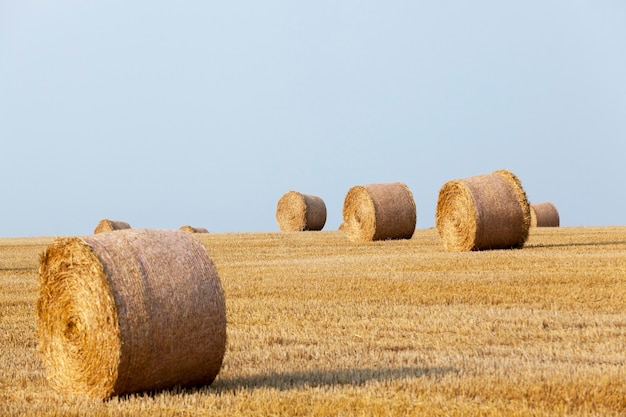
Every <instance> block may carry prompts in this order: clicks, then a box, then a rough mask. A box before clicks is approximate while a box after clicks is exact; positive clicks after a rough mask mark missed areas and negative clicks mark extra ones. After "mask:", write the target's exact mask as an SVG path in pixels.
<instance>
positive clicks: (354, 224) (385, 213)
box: [342, 182, 417, 241]
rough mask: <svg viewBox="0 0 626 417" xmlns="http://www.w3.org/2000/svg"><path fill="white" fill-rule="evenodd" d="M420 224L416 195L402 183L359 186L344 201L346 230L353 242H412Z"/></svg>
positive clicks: (344, 227) (343, 226)
mask: <svg viewBox="0 0 626 417" xmlns="http://www.w3.org/2000/svg"><path fill="white" fill-rule="evenodd" d="M416 222H417V208H416V207H415V200H413V194H412V193H411V190H409V187H407V186H406V185H405V184H403V183H401V182H393V183H386V184H369V185H362V186H361V185H357V186H355V187H352V188H351V189H350V190H349V191H348V194H347V195H346V198H345V200H344V204H343V225H342V229H343V230H344V232H345V233H346V234H347V235H348V238H350V240H353V241H371V240H384V239H410V238H411V237H412V236H413V233H414V232H415V224H416Z"/></svg>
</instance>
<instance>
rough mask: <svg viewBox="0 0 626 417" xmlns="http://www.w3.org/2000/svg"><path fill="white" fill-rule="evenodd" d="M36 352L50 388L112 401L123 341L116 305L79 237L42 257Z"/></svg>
mask: <svg viewBox="0 0 626 417" xmlns="http://www.w3.org/2000/svg"><path fill="white" fill-rule="evenodd" d="M39 283H40V286H39V287H40V290H39V298H38V300H37V337H38V341H39V344H38V349H39V352H40V354H41V357H42V358H43V362H44V366H45V368H46V376H47V379H48V381H49V383H50V385H51V386H52V387H53V388H55V389H57V390H59V391H62V392H66V393H70V394H77V395H87V396H90V397H95V398H108V397H109V396H110V395H111V394H112V393H113V389H114V385H115V380H116V379H117V370H118V365H119V361H120V350H121V341H120V337H119V328H118V318H117V310H116V307H115V300H114V297H113V294H112V292H111V290H110V288H109V283H108V279H107V277H106V273H105V271H104V269H103V266H102V264H101V263H100V261H99V260H98V258H97V256H96V255H95V254H94V252H93V251H92V248H91V247H90V246H89V245H88V244H87V243H85V241H83V240H82V239H81V238H60V239H57V240H55V241H54V242H53V243H52V244H51V245H50V246H49V247H48V248H47V249H46V251H45V252H44V253H42V254H41V257H40V264H39Z"/></svg>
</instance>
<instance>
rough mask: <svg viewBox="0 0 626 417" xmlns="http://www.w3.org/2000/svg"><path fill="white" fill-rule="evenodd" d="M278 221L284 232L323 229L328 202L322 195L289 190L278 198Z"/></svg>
mask: <svg viewBox="0 0 626 417" xmlns="http://www.w3.org/2000/svg"><path fill="white" fill-rule="evenodd" d="M276 221H277V222H278V227H279V228H280V230H282V231H283V232H302V231H305V230H306V231H308V230H316V231H317V230H322V229H323V228H324V225H325V224H326V204H325V203H324V200H322V198H320V197H317V196H314V195H309V194H301V193H299V192H297V191H289V192H288V193H286V194H284V195H283V196H282V197H281V198H280V200H278V204H277V205H276Z"/></svg>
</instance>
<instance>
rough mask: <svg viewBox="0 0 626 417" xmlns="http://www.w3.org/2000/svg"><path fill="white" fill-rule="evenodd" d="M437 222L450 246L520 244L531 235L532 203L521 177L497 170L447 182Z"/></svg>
mask: <svg viewBox="0 0 626 417" xmlns="http://www.w3.org/2000/svg"><path fill="white" fill-rule="evenodd" d="M436 225H437V231H438V233H439V236H440V237H441V239H442V240H443V243H444V246H445V247H446V248H447V249H448V250H453V251H470V250H481V249H504V248H516V247H521V246H523V245H524V243H525V242H526V239H527V238H528V228H529V227H530V205H529V204H528V199H527V198H526V192H525V191H524V189H523V188H522V183H521V181H520V180H519V178H517V177H516V176H515V175H514V174H513V173H511V172H510V171H507V170H500V171H495V172H493V173H491V174H485V175H477V176H474V177H469V178H464V179H458V180H453V181H448V182H447V183H445V184H444V185H443V187H442V188H441V190H440V191H439V199H438V201H437V210H436Z"/></svg>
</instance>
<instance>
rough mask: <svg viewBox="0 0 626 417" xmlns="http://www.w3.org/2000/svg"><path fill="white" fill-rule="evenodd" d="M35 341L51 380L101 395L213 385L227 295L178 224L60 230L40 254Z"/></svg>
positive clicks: (197, 243) (196, 245)
mask: <svg viewBox="0 0 626 417" xmlns="http://www.w3.org/2000/svg"><path fill="white" fill-rule="evenodd" d="M39 283H40V289H39V296H38V299H37V339H38V350H39V352H40V354H41V356H42V358H43V363H44V366H45V369H46V375H47V378H48V381H49V383H50V385H51V386H52V387H53V388H55V389H57V390H59V391H60V392H62V393H66V394H78V395H86V396H90V397H93V398H99V399H107V398H109V397H111V396H113V395H121V394H127V393H132V392H140V391H152V390H159V389H165V388H170V387H174V386H182V387H188V386H195V385H201V384H202V385H206V384H210V383H211V382H212V381H213V380H214V378H215V377H216V376H217V374H218V372H219V370H220V368H221V365H222V360H223V357H224V351H225V347H226V313H225V300H224V293H223V290H222V286H221V283H220V279H219V276H218V273H217V270H216V268H215V266H214V264H213V262H212V261H211V259H210V258H209V255H208V254H207V251H206V249H205V248H204V246H203V245H202V243H201V242H200V241H199V240H198V239H196V238H195V237H193V236H192V235H190V234H189V233H185V232H182V231H179V230H146V229H130V230H122V231H119V232H116V233H102V234H98V235H91V236H85V237H70V238H58V239H56V240H55V241H54V242H53V243H51V244H50V246H48V248H47V249H46V251H45V252H44V253H43V254H42V255H41V258H40V264H39Z"/></svg>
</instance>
